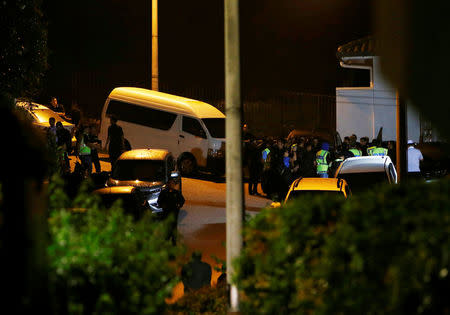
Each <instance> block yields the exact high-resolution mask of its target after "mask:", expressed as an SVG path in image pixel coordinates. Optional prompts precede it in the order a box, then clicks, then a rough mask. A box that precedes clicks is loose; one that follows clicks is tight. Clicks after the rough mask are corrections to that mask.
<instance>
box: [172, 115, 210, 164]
mask: <svg viewBox="0 0 450 315" xmlns="http://www.w3.org/2000/svg"><path fill="white" fill-rule="evenodd" d="M178 149H179V152H180V154H182V153H184V152H190V153H192V155H194V157H195V159H196V162H197V165H198V166H201V167H206V157H207V154H208V138H207V136H206V132H205V130H204V129H203V127H202V125H201V124H200V122H199V121H198V119H196V118H192V117H187V116H182V123H181V132H180V135H179V145H178Z"/></svg>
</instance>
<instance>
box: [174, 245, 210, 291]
mask: <svg viewBox="0 0 450 315" xmlns="http://www.w3.org/2000/svg"><path fill="white" fill-rule="evenodd" d="M211 274H212V269H211V266H210V265H209V264H208V263H206V262H203V261H202V253H201V252H198V251H195V252H193V253H192V257H191V260H190V261H189V262H188V263H187V264H186V265H184V266H183V267H182V268H181V281H182V282H183V285H184V292H185V293H186V292H189V291H195V290H198V289H201V288H203V287H209V286H211Z"/></svg>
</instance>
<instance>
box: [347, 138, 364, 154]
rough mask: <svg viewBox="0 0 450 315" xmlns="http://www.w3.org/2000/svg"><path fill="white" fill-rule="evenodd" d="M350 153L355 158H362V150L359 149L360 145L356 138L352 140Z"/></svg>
mask: <svg viewBox="0 0 450 315" xmlns="http://www.w3.org/2000/svg"><path fill="white" fill-rule="evenodd" d="M349 151H350V152H351V153H352V154H353V156H354V157H360V156H362V152H361V150H360V149H359V148H358V144H357V143H356V140H354V138H350V149H349Z"/></svg>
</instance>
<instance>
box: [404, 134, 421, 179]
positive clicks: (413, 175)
mask: <svg viewBox="0 0 450 315" xmlns="http://www.w3.org/2000/svg"><path fill="white" fill-rule="evenodd" d="M407 145H408V155H407V159H408V179H421V178H422V174H421V172H420V163H421V162H423V155H422V152H420V150H419V149H417V148H415V147H414V141H412V140H408V142H407Z"/></svg>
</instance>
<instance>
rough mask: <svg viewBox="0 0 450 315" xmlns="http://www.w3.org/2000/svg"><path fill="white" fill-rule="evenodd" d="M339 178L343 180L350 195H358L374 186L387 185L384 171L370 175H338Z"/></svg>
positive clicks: (387, 181)
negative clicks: (348, 188)
mask: <svg viewBox="0 0 450 315" xmlns="http://www.w3.org/2000/svg"><path fill="white" fill-rule="evenodd" d="M339 178H342V179H345V181H346V182H347V183H348V185H349V186H350V188H351V190H352V193H359V192H362V191H366V190H368V189H370V188H373V186H375V185H379V184H383V183H389V179H388V177H387V174H386V172H385V171H382V172H372V173H346V174H342V173H341V174H339Z"/></svg>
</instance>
